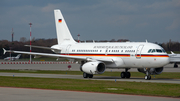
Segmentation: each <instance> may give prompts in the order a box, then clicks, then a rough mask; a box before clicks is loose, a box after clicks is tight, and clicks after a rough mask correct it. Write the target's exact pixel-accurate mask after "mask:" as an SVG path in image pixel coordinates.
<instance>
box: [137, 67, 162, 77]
mask: <svg viewBox="0 0 180 101" xmlns="http://www.w3.org/2000/svg"><path fill="white" fill-rule="evenodd" d="M137 70H138V71H139V72H141V73H144V74H146V69H145V68H138V69H137ZM162 71H163V67H159V68H150V69H149V70H148V72H149V73H150V74H151V75H158V74H161V73H162Z"/></svg>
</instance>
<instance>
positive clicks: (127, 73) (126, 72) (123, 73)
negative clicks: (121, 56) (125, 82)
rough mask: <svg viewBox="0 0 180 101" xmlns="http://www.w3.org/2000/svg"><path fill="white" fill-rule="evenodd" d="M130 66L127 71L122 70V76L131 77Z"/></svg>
mask: <svg viewBox="0 0 180 101" xmlns="http://www.w3.org/2000/svg"><path fill="white" fill-rule="evenodd" d="M128 70H129V68H126V69H125V72H121V78H130V77H131V73H130V72H128Z"/></svg>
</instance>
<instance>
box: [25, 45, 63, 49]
mask: <svg viewBox="0 0 180 101" xmlns="http://www.w3.org/2000/svg"><path fill="white" fill-rule="evenodd" d="M24 46H26V47H30V45H24ZM31 47H33V48H40V49H49V50H52V49H53V50H61V49H56V48H51V47H43V46H33V45H31Z"/></svg>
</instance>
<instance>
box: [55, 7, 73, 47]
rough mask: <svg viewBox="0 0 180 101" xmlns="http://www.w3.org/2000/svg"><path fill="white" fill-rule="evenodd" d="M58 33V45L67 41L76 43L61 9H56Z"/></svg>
mask: <svg viewBox="0 0 180 101" xmlns="http://www.w3.org/2000/svg"><path fill="white" fill-rule="evenodd" d="M54 16H55V24H56V33H57V39H58V45H60V44H62V43H64V42H67V43H76V42H75V41H74V39H73V38H72V36H71V33H70V31H69V29H68V27H67V25H66V22H65V20H64V17H63V15H62V13H61V11H60V10H59V9H56V10H54Z"/></svg>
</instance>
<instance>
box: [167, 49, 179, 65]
mask: <svg viewBox="0 0 180 101" xmlns="http://www.w3.org/2000/svg"><path fill="white" fill-rule="evenodd" d="M168 55H169V61H170V63H174V68H178V64H180V54H175V53H174V52H172V51H171V54H168Z"/></svg>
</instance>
